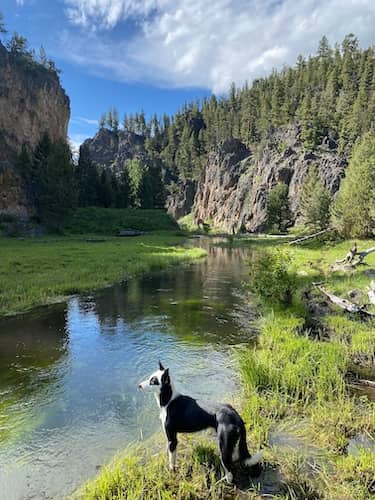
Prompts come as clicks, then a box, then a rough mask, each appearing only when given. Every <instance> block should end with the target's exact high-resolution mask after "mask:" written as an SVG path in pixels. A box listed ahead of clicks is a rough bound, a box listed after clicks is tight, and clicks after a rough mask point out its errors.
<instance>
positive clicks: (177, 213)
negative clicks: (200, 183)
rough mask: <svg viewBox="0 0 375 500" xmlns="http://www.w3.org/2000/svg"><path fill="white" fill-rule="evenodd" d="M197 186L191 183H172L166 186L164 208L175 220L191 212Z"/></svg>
mask: <svg viewBox="0 0 375 500" xmlns="http://www.w3.org/2000/svg"><path fill="white" fill-rule="evenodd" d="M196 191H197V184H196V183H195V182H193V181H188V182H173V183H171V184H169V186H168V193H169V194H168V196H167V201H166V208H167V211H168V213H169V214H171V215H172V217H174V218H175V219H176V220H178V219H180V218H181V217H183V216H184V215H186V214H189V213H190V212H191V209H192V206H193V204H194V198H195V194H196Z"/></svg>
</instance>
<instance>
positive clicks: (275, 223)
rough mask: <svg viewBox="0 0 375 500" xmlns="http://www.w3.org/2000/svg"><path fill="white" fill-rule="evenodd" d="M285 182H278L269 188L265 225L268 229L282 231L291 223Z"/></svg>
mask: <svg viewBox="0 0 375 500" xmlns="http://www.w3.org/2000/svg"><path fill="white" fill-rule="evenodd" d="M288 192H289V188H288V186H287V184H284V183H283V182H279V183H278V184H276V186H275V187H274V188H273V189H271V191H270V192H269V194H268V199H267V226H268V228H269V229H270V230H272V231H274V230H277V231H281V232H284V231H286V230H287V228H288V227H289V226H290V224H291V212H290V206H289V198H288Z"/></svg>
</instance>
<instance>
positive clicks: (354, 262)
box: [335, 243, 375, 268]
mask: <svg viewBox="0 0 375 500" xmlns="http://www.w3.org/2000/svg"><path fill="white" fill-rule="evenodd" d="M372 252H375V247H371V248H369V249H367V250H363V251H362V252H358V249H357V245H356V243H354V246H353V248H351V249H350V250H349V252H348V253H347V254H346V255H345V257H344V258H343V259H336V263H335V265H336V268H337V266H339V265H340V264H341V265H342V266H343V267H344V266H350V267H351V268H355V267H357V266H358V265H359V264H363V261H364V260H365V258H366V257H367V256H368V255H369V254H370V253H372Z"/></svg>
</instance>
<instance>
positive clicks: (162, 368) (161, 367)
mask: <svg viewBox="0 0 375 500" xmlns="http://www.w3.org/2000/svg"><path fill="white" fill-rule="evenodd" d="M159 370H165V368H164V366H163V365H162V364H161V361H160V359H159Z"/></svg>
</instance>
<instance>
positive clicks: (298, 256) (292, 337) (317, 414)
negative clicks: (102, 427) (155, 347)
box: [85, 238, 375, 500]
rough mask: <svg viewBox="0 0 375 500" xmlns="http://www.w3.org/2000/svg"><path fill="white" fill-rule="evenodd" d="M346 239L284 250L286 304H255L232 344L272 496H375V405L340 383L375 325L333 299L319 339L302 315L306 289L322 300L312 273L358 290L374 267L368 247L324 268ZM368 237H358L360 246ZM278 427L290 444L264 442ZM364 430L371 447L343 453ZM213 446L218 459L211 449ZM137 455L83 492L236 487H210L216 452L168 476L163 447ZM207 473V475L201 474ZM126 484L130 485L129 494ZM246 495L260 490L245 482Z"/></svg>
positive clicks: (369, 347) (158, 494) (255, 242)
mask: <svg viewBox="0 0 375 500" xmlns="http://www.w3.org/2000/svg"><path fill="white" fill-rule="evenodd" d="M238 242H239V244H240V245H245V244H246V245H249V244H250V246H251V247H252V248H254V249H255V250H256V249H258V250H261V249H262V248H264V247H267V246H275V245H276V244H280V242H278V243H277V241H275V240H274V239H271V238H269V239H260V238H258V239H256V238H253V239H251V240H248V241H247V242H246V241H243V240H242V239H241V240H238ZM234 244H237V242H236V240H235V242H234ZM282 244H283V245H284V243H282ZM351 244H352V242H341V243H326V244H322V243H317V244H315V243H313V244H310V245H308V246H306V247H303V248H302V247H296V248H288V250H289V252H290V254H291V256H292V259H293V269H292V272H294V273H295V274H296V277H297V280H296V287H295V290H294V296H293V300H292V303H291V304H290V305H289V306H288V307H285V306H283V307H280V306H277V307H276V306H272V305H270V304H268V305H267V304H265V303H263V304H262V309H263V318H262V319H260V320H259V332H260V333H259V336H258V339H257V344H256V346H249V347H241V348H240V349H239V352H238V359H239V369H240V372H241V376H242V392H241V395H240V396H239V397H240V404H239V407H240V408H241V414H242V416H243V417H244V420H245V421H246V426H247V431H248V442H249V445H250V447H251V449H252V451H255V450H257V449H259V448H260V447H264V448H265V462H266V469H274V470H277V476H278V477H279V478H281V479H280V480H281V485H282V487H281V490H280V491H278V492H277V493H276V494H275V495H274V496H273V498H279V499H281V498H284V499H296V500H297V499H317V498H321V499H326V500H338V499H340V500H357V499H358V500H367V499H369V498H371V497H372V496H374V494H375V484H374V477H375V470H374V467H375V451H374V450H375V403H373V402H370V401H368V400H367V398H366V397H362V398H358V397H356V396H354V395H353V394H352V393H351V390H350V388H349V387H348V386H347V374H348V371H349V370H350V369H351V367H352V365H353V362H359V361H361V360H362V361H363V360H366V362H367V363H369V364H373V362H374V346H375V329H374V323H373V322H363V321H361V320H360V319H359V318H357V317H349V316H347V315H346V314H345V313H344V312H343V311H341V310H340V309H337V308H335V307H332V308H331V313H329V314H326V315H324V316H322V317H321V318H318V320H319V321H321V324H322V326H324V327H325V328H326V332H328V336H326V337H324V338H323V339H320V340H319V337H317V336H314V335H313V334H312V332H311V331H309V329H306V324H307V323H306V321H307V320H309V319H310V318H309V315H310V312H309V309H308V307H307V304H306V296H305V292H306V290H310V292H311V297H310V300H319V297H320V298H321V299H322V300H324V298H322V297H321V296H320V295H319V292H318V291H314V289H313V286H312V282H313V281H324V282H325V284H326V287H327V288H328V289H329V290H331V291H332V292H334V293H336V294H339V295H342V296H346V294H347V292H348V290H350V289H359V290H361V291H362V293H363V297H365V291H366V286H367V285H368V282H369V277H368V276H367V275H366V274H365V273H364V271H365V270H367V269H370V268H373V267H374V266H375V255H371V256H370V257H369V258H368V260H367V262H368V266H361V267H360V268H359V269H357V270H355V271H353V272H351V273H349V274H345V273H342V272H339V273H333V274H332V273H331V272H330V266H331V265H332V264H334V262H335V260H336V258H341V257H343V256H344V255H345V254H346V252H347V250H348V248H349V247H350V245H351ZM372 245H373V242H370V241H365V242H359V248H360V249H362V248H368V247H370V246H372ZM193 305H194V306H195V304H192V306H193ZM282 427H283V428H284V430H285V432H286V433H288V432H289V433H290V435H291V436H292V441H293V436H294V437H296V438H298V439H297V441H296V443H297V444H296V445H295V446H294V447H293V448H290V447H283V446H282V445H280V446H273V445H272V446H271V445H270V439H271V436H272V435H273V434H274V433H275V432H276V433H277V432H278V429H280V428H282ZM362 434H365V435H366V436H368V439H369V441H370V442H372V443H373V444H374V446H373V447H372V448H370V449H360V450H359V453H358V454H357V455H355V456H353V455H349V456H348V455H347V448H348V445H349V443H350V440H351V439H352V438H354V437H356V436H358V435H362ZM204 446H205V445H204ZM311 447H313V448H314V450H315V451H314V452H313V451H311V450H310V448H311ZM314 453H316V455H314ZM212 454H213V455H212V456H213V457H214V456H216V457H217V452H215V450H212ZM136 456H137V458H136V459H134V456H133V455H132V452H130V455H129V457H128V459H129V460H130V462H126V461H125V462H124V461H122V462H121V463H118V464H117V466H116V467H117V468H116V467H115V469H114V470H115V472H111V471H110V470H106V471H103V472H102V473H101V474H100V475H99V477H98V479H97V480H96V481H94V482H92V483H90V484H89V485H88V487H87V489H86V492H85V494H86V495H87V496H86V497H85V498H103V499H104V498H135V499H138V498H147V499H159V498H166V499H169V498H181V499H182V498H197V499H200V498H207V499H209V498H224V497H225V498H228V499H235V498H239V497H238V496H237V490H235V489H230V488H228V487H226V489H224V486H223V483H220V482H219V483H216V484H219V485H221V486H220V488H222V489H219V490H215V489H214V490H212V485H213V484H214V483H213V482H211V481H213V477H215V478H217V477H218V475H219V471H218V469H216V468H214V470H215V473H213V469H212V462H215V459H214V458H212V461H210V463H205V464H204V465H202V463H200V464H199V467H198V468H194V467H196V466H194V465H191V459H190V461H189V456H188V455H186V456H187V459H185V458H183V460H182V463H181V464H180V465H179V468H178V471H177V473H176V475H175V476H172V477H171V475H170V473H169V472H168V471H167V464H166V460H165V457H164V454H163V455H160V454H155V455H153V454H152V453H151V454H150V452H147V451H145V450H142V451H139V450H138V452H137V454H136ZM131 460H133V461H131ZM134 460H135V461H134ZM124 464H126V466H125V465H124ZM189 464H190V465H189ZM125 470H126V472H125ZM210 474H214V476H211V479H210V480H209V481H207V478H208V477H210ZM176 481H177V482H178V486H177V485H176ZM186 482H188V483H189V484H188V485H187V484H186ZM113 488H115V489H113ZM130 491H134V492H136V493H134V496H130V493H129V492H130ZM121 495H122V496H121ZM126 495H128V496H126ZM184 495H185V496H184ZM246 495H247V498H260V497H259V496H257V494H256V492H255V490H252V489H251V490H249V491H247V492H246ZM241 498H242V497H241Z"/></svg>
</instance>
